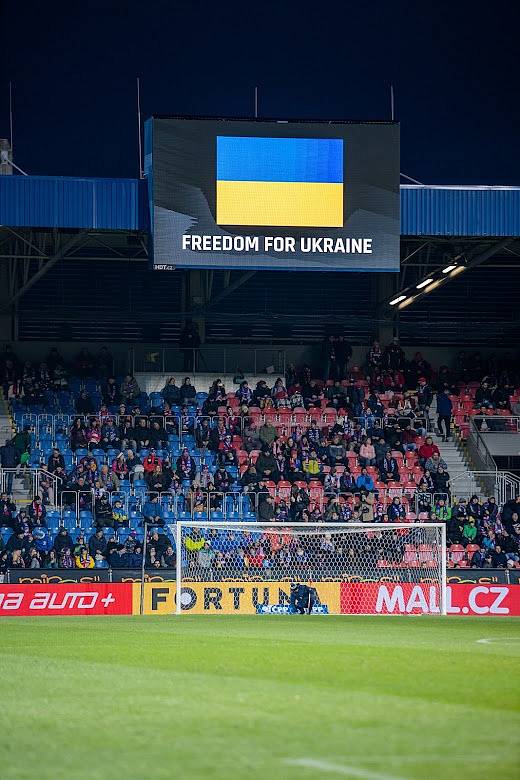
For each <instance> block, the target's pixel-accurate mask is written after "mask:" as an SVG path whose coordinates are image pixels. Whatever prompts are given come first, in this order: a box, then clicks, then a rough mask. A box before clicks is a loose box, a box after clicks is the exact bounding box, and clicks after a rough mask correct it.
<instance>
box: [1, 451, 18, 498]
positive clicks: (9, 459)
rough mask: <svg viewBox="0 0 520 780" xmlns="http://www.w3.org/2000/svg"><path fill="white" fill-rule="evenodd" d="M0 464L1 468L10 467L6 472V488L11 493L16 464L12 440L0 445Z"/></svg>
mask: <svg viewBox="0 0 520 780" xmlns="http://www.w3.org/2000/svg"><path fill="white" fill-rule="evenodd" d="M0 465H1V466H2V468H3V469H10V471H8V472H7V474H6V484H5V487H6V490H7V492H8V493H9V495H11V493H12V492H13V477H14V469H15V468H16V467H17V465H18V456H17V453H16V450H15V448H14V445H13V442H12V440H9V441H6V443H5V444H4V446H3V447H0Z"/></svg>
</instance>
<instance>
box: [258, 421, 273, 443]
mask: <svg viewBox="0 0 520 780" xmlns="http://www.w3.org/2000/svg"><path fill="white" fill-rule="evenodd" d="M258 438H259V439H260V441H261V442H262V444H265V445H267V446H270V445H271V444H272V443H273V442H274V441H275V439H276V428H275V427H274V425H271V423H268V422H265V423H264V424H263V425H261V426H260V428H259V429H258Z"/></svg>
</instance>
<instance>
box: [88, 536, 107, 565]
mask: <svg viewBox="0 0 520 780" xmlns="http://www.w3.org/2000/svg"><path fill="white" fill-rule="evenodd" d="M88 550H89V553H90V555H91V556H92V558H94V559H95V557H96V555H97V553H98V552H99V553H101V555H103V556H104V555H105V553H106V551H107V540H106V539H105V535H104V533H103V529H102V528H98V529H97V531H95V532H94V533H93V534H92V536H91V537H90V539H89V540H88Z"/></svg>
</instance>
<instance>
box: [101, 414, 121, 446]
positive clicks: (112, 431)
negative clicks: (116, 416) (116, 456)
mask: <svg viewBox="0 0 520 780" xmlns="http://www.w3.org/2000/svg"><path fill="white" fill-rule="evenodd" d="M120 441H121V440H120V438H119V431H118V429H117V428H116V425H115V423H114V420H113V419H112V418H111V417H109V418H108V419H107V420H105V422H104V423H103V425H102V427H101V441H100V444H101V447H102V448H103V449H104V450H105V452H107V451H108V450H115V449H118V448H119V445H120Z"/></svg>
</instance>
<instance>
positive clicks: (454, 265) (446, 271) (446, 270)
mask: <svg viewBox="0 0 520 780" xmlns="http://www.w3.org/2000/svg"><path fill="white" fill-rule="evenodd" d="M456 267H457V263H454V264H453V265H447V266H446V268H443V269H442V273H443V274H449V272H450V271H453V269H454V268H456Z"/></svg>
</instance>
